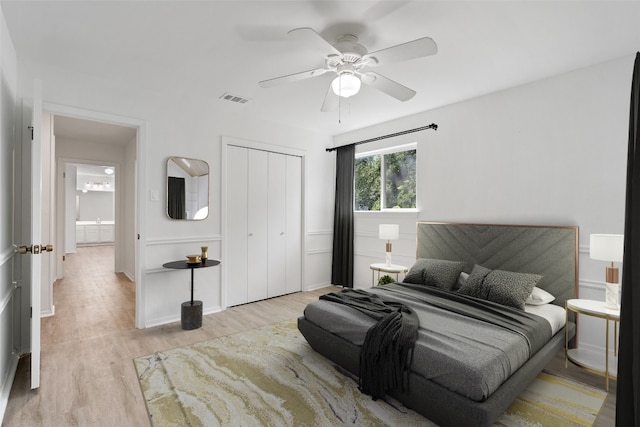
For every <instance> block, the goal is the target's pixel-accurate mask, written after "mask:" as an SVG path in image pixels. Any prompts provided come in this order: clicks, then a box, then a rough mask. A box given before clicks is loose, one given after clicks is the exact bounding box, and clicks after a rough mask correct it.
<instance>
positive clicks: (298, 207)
mask: <svg viewBox="0 0 640 427" xmlns="http://www.w3.org/2000/svg"><path fill="white" fill-rule="evenodd" d="M286 158H287V162H286V168H287V182H286V200H287V202H286V203H287V207H286V217H287V226H286V231H285V233H286V236H287V244H286V246H287V247H286V260H287V261H286V262H287V265H286V289H285V291H284V292H285V293H287V294H288V293H291V292H298V291H301V290H302V158H300V157H296V156H286Z"/></svg>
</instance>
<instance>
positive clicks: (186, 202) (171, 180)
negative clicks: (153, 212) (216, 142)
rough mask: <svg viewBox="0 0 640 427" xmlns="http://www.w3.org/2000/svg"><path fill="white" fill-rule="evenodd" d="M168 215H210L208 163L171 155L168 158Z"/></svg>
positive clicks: (194, 217) (181, 217)
mask: <svg viewBox="0 0 640 427" xmlns="http://www.w3.org/2000/svg"><path fill="white" fill-rule="evenodd" d="M167 214H168V215H169V218H172V219H179V220H187V221H193V220H201V219H205V218H206V217H207V216H209V165H208V164H207V162H205V161H204V160H198V159H189V158H185V157H170V158H169V160H168V161H167Z"/></svg>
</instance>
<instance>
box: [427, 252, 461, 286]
mask: <svg viewBox="0 0 640 427" xmlns="http://www.w3.org/2000/svg"><path fill="white" fill-rule="evenodd" d="M466 266H467V263H466V262H464V261H446V260H442V259H427V260H426V267H425V269H424V284H425V285H427V286H434V287H436V288H440V289H444V290H445V291H450V290H453V288H454V287H455V286H456V284H457V282H458V278H459V277H460V273H462V270H463V269H464V268H465V267H466Z"/></svg>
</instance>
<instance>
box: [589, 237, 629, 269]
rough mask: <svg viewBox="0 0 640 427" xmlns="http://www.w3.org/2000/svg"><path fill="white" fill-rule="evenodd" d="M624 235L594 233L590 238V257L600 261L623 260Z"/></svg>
mask: <svg viewBox="0 0 640 427" xmlns="http://www.w3.org/2000/svg"><path fill="white" fill-rule="evenodd" d="M623 253H624V235H622V234H592V235H591V236H590V239H589V257H590V258H591V259H597V260H599V261H609V262H622V255H623Z"/></svg>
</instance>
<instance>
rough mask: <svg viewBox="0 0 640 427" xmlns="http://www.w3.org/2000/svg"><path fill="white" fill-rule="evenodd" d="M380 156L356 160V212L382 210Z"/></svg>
mask: <svg viewBox="0 0 640 427" xmlns="http://www.w3.org/2000/svg"><path fill="white" fill-rule="evenodd" d="M380 176H381V172H380V156H379V155H377V154H376V155H373V156H367V157H360V158H357V159H356V165H355V210H357V211H379V210H380Z"/></svg>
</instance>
